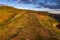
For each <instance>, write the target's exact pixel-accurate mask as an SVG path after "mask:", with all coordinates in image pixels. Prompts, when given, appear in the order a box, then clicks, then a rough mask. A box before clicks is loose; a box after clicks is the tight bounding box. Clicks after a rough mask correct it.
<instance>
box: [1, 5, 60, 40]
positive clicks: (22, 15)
mask: <svg viewBox="0 0 60 40" xmlns="http://www.w3.org/2000/svg"><path fill="white" fill-rule="evenodd" d="M48 15H50V14H47V12H37V11H30V10H20V9H15V8H13V7H8V6H1V7H0V40H60V39H59V36H58V35H56V34H55V33H53V32H51V31H50V30H49V29H48V28H50V29H51V30H52V31H54V32H56V33H57V34H60V31H59V30H58V29H57V28H56V27H55V26H56V24H57V23H58V22H57V21H56V20H55V19H54V18H51V17H50V16H48Z"/></svg>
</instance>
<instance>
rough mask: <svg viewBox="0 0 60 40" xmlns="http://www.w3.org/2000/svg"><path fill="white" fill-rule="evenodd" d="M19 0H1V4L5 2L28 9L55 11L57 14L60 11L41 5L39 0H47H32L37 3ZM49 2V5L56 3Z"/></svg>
mask: <svg viewBox="0 0 60 40" xmlns="http://www.w3.org/2000/svg"><path fill="white" fill-rule="evenodd" d="M17 1H18V0H17ZM17 1H15V0H10V1H7V0H0V4H4V5H7V6H12V7H15V8H18V9H28V10H35V11H47V12H51V13H55V14H59V13H60V9H50V8H49V7H47V8H46V7H44V6H41V5H39V4H38V2H40V3H44V4H45V0H37V1H36V0H33V1H32V2H36V3H35V4H33V3H30V4H29V3H27V4H25V3H23V2H21V3H18V2H17ZM23 1H24V0H23ZM25 1H26V0H25ZM47 4H48V5H56V3H55V2H53V3H50V1H48V2H47ZM59 8H60V7H59Z"/></svg>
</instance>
